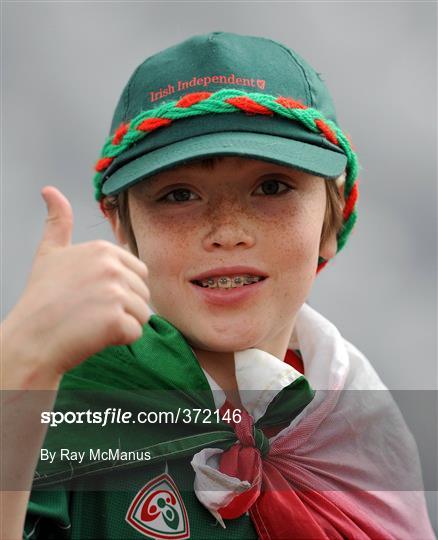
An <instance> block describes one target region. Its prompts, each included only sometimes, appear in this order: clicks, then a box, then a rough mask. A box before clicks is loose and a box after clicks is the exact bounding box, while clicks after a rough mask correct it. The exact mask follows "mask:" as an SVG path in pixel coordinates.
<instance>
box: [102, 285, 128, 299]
mask: <svg viewBox="0 0 438 540" xmlns="http://www.w3.org/2000/svg"><path fill="white" fill-rule="evenodd" d="M106 294H107V296H108V298H109V299H110V300H111V302H112V303H114V302H115V303H116V304H120V303H121V302H122V301H123V300H124V299H125V295H126V293H125V291H124V289H123V287H121V286H120V285H118V284H117V283H110V284H109V285H108V287H107V288H106Z"/></svg>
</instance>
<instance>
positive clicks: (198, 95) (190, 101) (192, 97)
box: [176, 92, 211, 107]
mask: <svg viewBox="0 0 438 540" xmlns="http://www.w3.org/2000/svg"><path fill="white" fill-rule="evenodd" d="M210 96H211V92H194V93H193V94H187V95H186V96H184V97H182V98H181V99H180V100H179V101H178V102H177V103H176V107H190V106H191V105H195V103H199V102H200V101H204V99H207V98H209V97H210Z"/></svg>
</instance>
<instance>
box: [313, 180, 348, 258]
mask: <svg viewBox="0 0 438 540" xmlns="http://www.w3.org/2000/svg"><path fill="white" fill-rule="evenodd" d="M337 187H338V193H339V197H340V199H341V200H340V202H341V206H342V211H343V210H344V206H345V196H344V187H345V176H344V177H343V181H342V183H339V184H338V186H337ZM337 249H338V241H337V238H336V233H335V232H333V233H332V234H331V235H330V236H329V237H328V238H327V239H326V241H325V242H324V244H321V246H320V248H319V255H320V257H322V258H323V259H325V260H326V261H328V260H329V259H332V258H333V257H334V256H335V255H336V251H337Z"/></svg>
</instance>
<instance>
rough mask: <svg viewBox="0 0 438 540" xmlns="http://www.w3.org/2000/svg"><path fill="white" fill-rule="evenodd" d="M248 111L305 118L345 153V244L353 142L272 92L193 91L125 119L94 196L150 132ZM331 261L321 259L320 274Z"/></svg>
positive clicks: (341, 237)
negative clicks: (194, 118)
mask: <svg viewBox="0 0 438 540" xmlns="http://www.w3.org/2000/svg"><path fill="white" fill-rule="evenodd" d="M223 113H227V114H229V113H234V114H235V113H246V114H250V115H257V114H263V115H268V116H273V115H275V114H278V115H279V116H281V117H283V118H288V119H289V120H294V121H298V122H301V123H302V124H303V125H304V126H305V127H306V128H307V129H309V130H310V131H313V132H314V133H320V134H322V135H323V136H324V137H325V138H326V139H327V140H328V141H330V142H331V143H333V144H335V145H337V146H339V147H340V148H341V149H342V150H343V152H344V154H345V155H346V157H347V167H346V179H345V186H344V197H345V206H344V211H343V225H342V228H341V230H340V231H339V233H338V236H337V244H338V245H337V251H336V252H339V251H340V250H341V249H342V248H343V247H344V245H345V243H346V241H347V238H348V236H349V234H350V232H351V230H352V229H353V226H354V224H355V222H356V218H357V212H356V202H357V198H358V185H357V184H358V182H357V176H358V169H359V166H358V160H357V156H356V154H355V153H354V151H353V149H352V147H351V144H350V141H349V140H348V138H347V137H346V136H345V135H344V133H343V132H342V131H341V130H340V129H339V127H338V126H337V125H336V124H335V123H334V122H332V121H331V120H328V119H327V118H325V117H324V116H323V115H322V114H321V112H320V111H318V110H317V109H313V108H311V107H306V106H305V105H303V104H302V103H300V102H299V101H296V100H294V99H291V98H287V97H282V96H279V97H275V96H271V95H269V94H259V93H249V92H243V91H241V90H228V89H224V90H219V91H218V92H195V93H192V94H187V95H186V96H184V97H182V98H181V99H179V100H177V101H169V102H167V103H163V104H162V105H160V106H158V107H156V108H154V109H149V110H147V111H143V112H141V113H140V114H138V115H137V116H136V117H135V118H133V119H132V120H131V121H130V122H126V123H122V124H121V125H120V126H119V127H118V128H117V129H116V131H115V132H114V133H113V134H112V135H110V136H109V137H108V138H107V140H106V142H105V144H104V146H103V148H102V152H101V156H100V159H99V160H98V162H97V163H96V165H95V170H96V175H95V176H94V180H93V183H94V188H95V198H96V200H97V201H99V202H100V207H101V209H102V212H103V213H104V214H105V211H104V208H103V204H102V203H103V198H104V195H103V193H102V182H103V177H104V174H105V171H106V170H107V168H108V167H109V166H110V164H111V163H112V161H113V160H114V159H115V158H116V157H117V156H119V155H120V154H121V153H123V152H124V151H125V150H127V149H128V148H130V147H131V146H132V145H133V144H134V143H136V142H138V141H139V140H140V139H143V137H146V136H147V135H148V134H149V133H152V132H153V131H155V130H156V129H158V128H162V127H165V126H168V125H170V124H172V123H173V122H175V121H177V120H180V119H184V118H190V117H192V116H201V115H204V114H223ZM326 264H327V261H325V260H324V259H323V258H321V257H320V259H319V262H318V270H317V271H318V272H319V270H321V269H322V268H323V267H324V266H325V265H326Z"/></svg>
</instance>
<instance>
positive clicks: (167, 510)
mask: <svg viewBox="0 0 438 540" xmlns="http://www.w3.org/2000/svg"><path fill="white" fill-rule="evenodd" d="M126 521H127V522H128V523H129V524H130V525H131V526H132V527H134V529H137V531H140V532H141V533H142V534H144V535H145V536H147V537H149V538H160V539H165V540H167V539H170V538H172V539H180V540H182V539H184V538H190V526H189V519H188V517H187V510H186V508H185V506H184V502H183V500H182V498H181V495H180V493H179V490H178V488H177V486H176V484H175V482H174V481H173V480H172V478H171V477H170V476H169V475H168V474H167V473H164V474H161V475H160V476H156V477H155V478H153V479H152V480H151V481H150V482H148V483H147V484H146V485H145V486H143V487H142V489H141V490H140V491H139V492H138V493H137V495H136V496H135V497H134V499H133V501H132V503H131V506H130V507H129V510H128V512H127V514H126Z"/></svg>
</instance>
